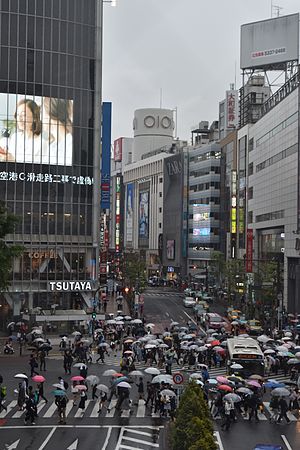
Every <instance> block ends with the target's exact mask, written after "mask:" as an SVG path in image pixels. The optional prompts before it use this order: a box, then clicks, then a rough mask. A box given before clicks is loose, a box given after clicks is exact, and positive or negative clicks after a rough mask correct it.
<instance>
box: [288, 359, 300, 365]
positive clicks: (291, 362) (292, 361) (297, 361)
mask: <svg viewBox="0 0 300 450" xmlns="http://www.w3.org/2000/svg"><path fill="white" fill-rule="evenodd" d="M287 363H288V364H290V365H292V364H300V360H299V359H297V358H292V359H289V360H288V362H287Z"/></svg>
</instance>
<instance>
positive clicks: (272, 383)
mask: <svg viewBox="0 0 300 450" xmlns="http://www.w3.org/2000/svg"><path fill="white" fill-rule="evenodd" d="M264 385H265V387H267V388H271V389H274V388H281V387H285V385H284V383H279V381H276V380H269V381H267V382H266V383H264Z"/></svg>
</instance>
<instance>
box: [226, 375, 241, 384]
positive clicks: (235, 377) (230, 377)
mask: <svg viewBox="0 0 300 450" xmlns="http://www.w3.org/2000/svg"><path fill="white" fill-rule="evenodd" d="M228 380H229V381H233V382H234V383H244V380H243V378H242V377H237V376H235V375H232V376H229V377H228Z"/></svg>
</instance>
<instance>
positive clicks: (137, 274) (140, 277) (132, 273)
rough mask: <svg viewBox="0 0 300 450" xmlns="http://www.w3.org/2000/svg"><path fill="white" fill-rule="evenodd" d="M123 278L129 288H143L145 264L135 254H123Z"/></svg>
mask: <svg viewBox="0 0 300 450" xmlns="http://www.w3.org/2000/svg"><path fill="white" fill-rule="evenodd" d="M124 278H125V282H126V284H128V285H129V287H134V288H136V289H137V290H141V289H143V288H144V286H145V283H146V264H145V261H144V260H142V259H141V258H140V255H139V254H138V253H136V252H130V253H129V252H128V253H125V254H124Z"/></svg>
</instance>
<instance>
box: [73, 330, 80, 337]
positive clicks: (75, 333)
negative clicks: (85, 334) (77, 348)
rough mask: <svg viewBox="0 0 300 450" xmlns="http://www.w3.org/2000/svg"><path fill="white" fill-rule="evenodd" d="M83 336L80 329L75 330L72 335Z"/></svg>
mask: <svg viewBox="0 0 300 450" xmlns="http://www.w3.org/2000/svg"><path fill="white" fill-rule="evenodd" d="M79 335H80V336H81V333H80V332H79V331H73V333H72V336H79Z"/></svg>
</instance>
